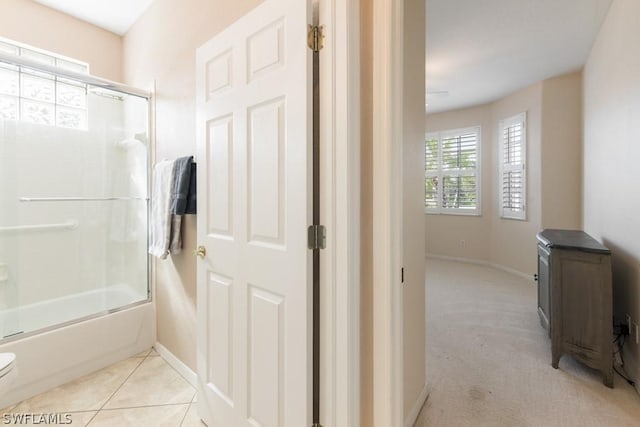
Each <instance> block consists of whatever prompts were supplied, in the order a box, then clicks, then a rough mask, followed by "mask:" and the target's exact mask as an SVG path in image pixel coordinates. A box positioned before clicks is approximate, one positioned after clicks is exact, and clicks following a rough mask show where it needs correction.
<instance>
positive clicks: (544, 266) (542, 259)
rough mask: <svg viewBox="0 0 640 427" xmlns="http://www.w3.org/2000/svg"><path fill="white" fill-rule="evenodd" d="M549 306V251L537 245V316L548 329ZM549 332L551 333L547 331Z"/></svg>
mask: <svg viewBox="0 0 640 427" xmlns="http://www.w3.org/2000/svg"><path fill="white" fill-rule="evenodd" d="M550 314H551V307H550V305H549V252H548V251H547V249H546V248H545V247H544V246H542V245H538V316H540V323H541V324H542V327H544V328H545V329H546V330H547V331H549V319H550ZM549 333H551V332H550V331H549Z"/></svg>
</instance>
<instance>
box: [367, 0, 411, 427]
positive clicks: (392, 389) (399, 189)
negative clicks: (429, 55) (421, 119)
mask: <svg viewBox="0 0 640 427" xmlns="http://www.w3.org/2000/svg"><path fill="white" fill-rule="evenodd" d="M405 1H408V0H404V1H395V0H374V1H373V29H374V31H373V188H375V191H374V192H373V230H374V233H373V312H374V313H375V316H374V320H373V384H374V390H373V419H374V426H375V427H378V426H380V427H382V426H390V425H392V426H401V425H404V395H403V389H404V387H403V355H404V350H403V335H404V334H403V331H404V327H403V311H404V310H403V294H402V284H401V268H402V205H403V201H402V194H403V186H402V177H403V173H402V141H403V77H404V76H403V74H404V67H403V64H404V58H403V48H404V45H403V13H404V3H405Z"/></svg>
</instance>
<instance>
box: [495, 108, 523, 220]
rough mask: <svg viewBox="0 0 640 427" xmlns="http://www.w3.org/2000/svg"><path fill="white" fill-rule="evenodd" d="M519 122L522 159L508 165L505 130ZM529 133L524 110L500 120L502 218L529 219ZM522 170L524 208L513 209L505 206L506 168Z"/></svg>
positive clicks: (500, 209) (500, 195)
mask: <svg viewBox="0 0 640 427" xmlns="http://www.w3.org/2000/svg"><path fill="white" fill-rule="evenodd" d="M517 124H521V125H522V141H521V143H520V147H521V149H520V150H521V152H520V158H521V161H520V162H519V163H516V164H514V165H506V164H505V159H504V150H505V137H504V132H505V129H506V128H508V127H511V126H514V125H517ZM527 134H528V126H527V112H526V111H524V112H522V113H518V114H516V115H514V116H511V117H507V118H505V119H502V120H500V122H499V125H498V138H499V144H498V164H499V165H500V166H499V173H498V193H499V197H498V211H499V212H500V218H501V219H509V220H516V221H526V220H527V207H528V200H527V193H528V192H527V173H528V171H527V143H528V141H527V139H528V138H527ZM518 169H520V170H522V210H521V211H520V210H512V209H508V208H505V207H504V185H503V183H504V173H505V171H506V170H509V171H515V170H518Z"/></svg>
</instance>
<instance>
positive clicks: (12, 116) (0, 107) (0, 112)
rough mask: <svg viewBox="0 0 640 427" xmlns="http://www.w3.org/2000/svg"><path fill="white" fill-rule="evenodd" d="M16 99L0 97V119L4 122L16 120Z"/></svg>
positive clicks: (17, 114)
mask: <svg viewBox="0 0 640 427" xmlns="http://www.w3.org/2000/svg"><path fill="white" fill-rule="evenodd" d="M18 105H19V103H18V98H17V97H15V96H4V95H0V118H2V119H5V120H18V118H19V117H20V113H19V111H18Z"/></svg>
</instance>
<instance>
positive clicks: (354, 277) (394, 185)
mask: <svg viewBox="0 0 640 427" xmlns="http://www.w3.org/2000/svg"><path fill="white" fill-rule="evenodd" d="M404 1H406V0H404ZM404 1H399V2H398V1H395V0H373V28H374V29H375V31H374V32H373V135H374V139H373V187H374V188H375V189H376V191H375V192H373V212H374V217H373V230H375V233H373V236H372V242H373V257H374V258H373V265H374V266H373V268H374V272H373V278H374V279H373V301H374V302H373V304H374V305H373V312H374V313H376V316H375V317H374V323H373V384H374V390H373V402H372V403H373V411H374V413H373V418H374V425H375V426H376V427H378V426H380V427H387V426H389V425H397V426H400V425H403V424H404V419H403V418H404V414H403V412H404V397H403V299H402V288H401V280H400V279H401V276H400V275H401V268H402V267H401V265H402V194H403V191H402V189H403V187H402V136H403V134H402V124H403V112H402V111H403V110H402V109H403V99H402V95H403V54H402V52H403V32H402V28H403V26H402V24H403V7H404ZM318 3H319V7H320V25H323V26H324V27H325V28H324V29H325V33H324V34H325V47H324V49H323V51H322V52H321V55H320V58H321V59H320V60H321V65H320V79H321V87H320V94H321V95H320V96H321V101H320V103H321V107H320V110H321V113H320V114H321V128H322V134H321V145H322V147H323V148H322V149H321V156H322V159H321V178H320V179H321V187H322V188H321V200H322V207H321V209H322V211H321V221H322V223H323V224H324V225H326V226H327V249H326V250H325V251H323V255H322V257H321V267H320V268H321V288H322V296H321V300H322V307H321V317H322V321H321V325H322V340H321V346H322V348H321V360H322V362H321V363H322V365H321V366H322V372H321V412H320V414H321V422H322V423H324V425H326V426H354V427H356V426H360V413H361V412H360V411H361V400H360V387H361V383H360V161H361V153H360V126H361V121H360V103H361V98H360V54H361V53H360V52H361V51H360V49H361V46H360V0H318Z"/></svg>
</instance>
